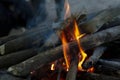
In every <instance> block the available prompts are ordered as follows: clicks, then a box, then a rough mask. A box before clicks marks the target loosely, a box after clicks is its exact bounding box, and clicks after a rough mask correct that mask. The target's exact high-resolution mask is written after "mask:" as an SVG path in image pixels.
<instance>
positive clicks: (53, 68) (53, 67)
mask: <svg viewBox="0 0 120 80" xmlns="http://www.w3.org/2000/svg"><path fill="white" fill-rule="evenodd" d="M51 70H52V71H54V70H55V64H54V63H53V64H52V65H51Z"/></svg>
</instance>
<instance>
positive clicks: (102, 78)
mask: <svg viewBox="0 0 120 80" xmlns="http://www.w3.org/2000/svg"><path fill="white" fill-rule="evenodd" d="M82 78H83V79H85V80H120V78H118V77H114V76H108V75H103V74H96V73H85V74H83V75H82Z"/></svg>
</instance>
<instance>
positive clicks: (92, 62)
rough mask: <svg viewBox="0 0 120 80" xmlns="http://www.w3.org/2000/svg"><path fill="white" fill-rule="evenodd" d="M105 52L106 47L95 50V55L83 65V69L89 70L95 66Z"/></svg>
mask: <svg viewBox="0 0 120 80" xmlns="http://www.w3.org/2000/svg"><path fill="white" fill-rule="evenodd" d="M105 50H106V47H104V46H99V47H97V48H96V49H95V50H94V52H93V55H92V56H90V58H89V59H88V60H86V61H85V63H84V64H83V68H85V69H88V68H90V67H92V66H93V65H95V64H96V62H97V61H98V60H99V58H100V57H101V56H102V54H103V53H104V51H105Z"/></svg>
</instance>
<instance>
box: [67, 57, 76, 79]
mask: <svg viewBox="0 0 120 80" xmlns="http://www.w3.org/2000/svg"><path fill="white" fill-rule="evenodd" d="M77 70H78V59H76V58H74V60H72V62H71V64H70V69H69V71H68V73H67V76H66V80H76V76H77Z"/></svg>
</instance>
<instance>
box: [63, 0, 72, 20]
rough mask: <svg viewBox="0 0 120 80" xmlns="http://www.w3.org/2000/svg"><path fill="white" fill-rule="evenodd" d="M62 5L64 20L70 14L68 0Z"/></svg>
mask: <svg viewBox="0 0 120 80" xmlns="http://www.w3.org/2000/svg"><path fill="white" fill-rule="evenodd" d="M64 7H65V16H64V20H66V19H67V18H68V17H69V16H70V15H71V12H70V5H69V2H68V0H65V4H64Z"/></svg>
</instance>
